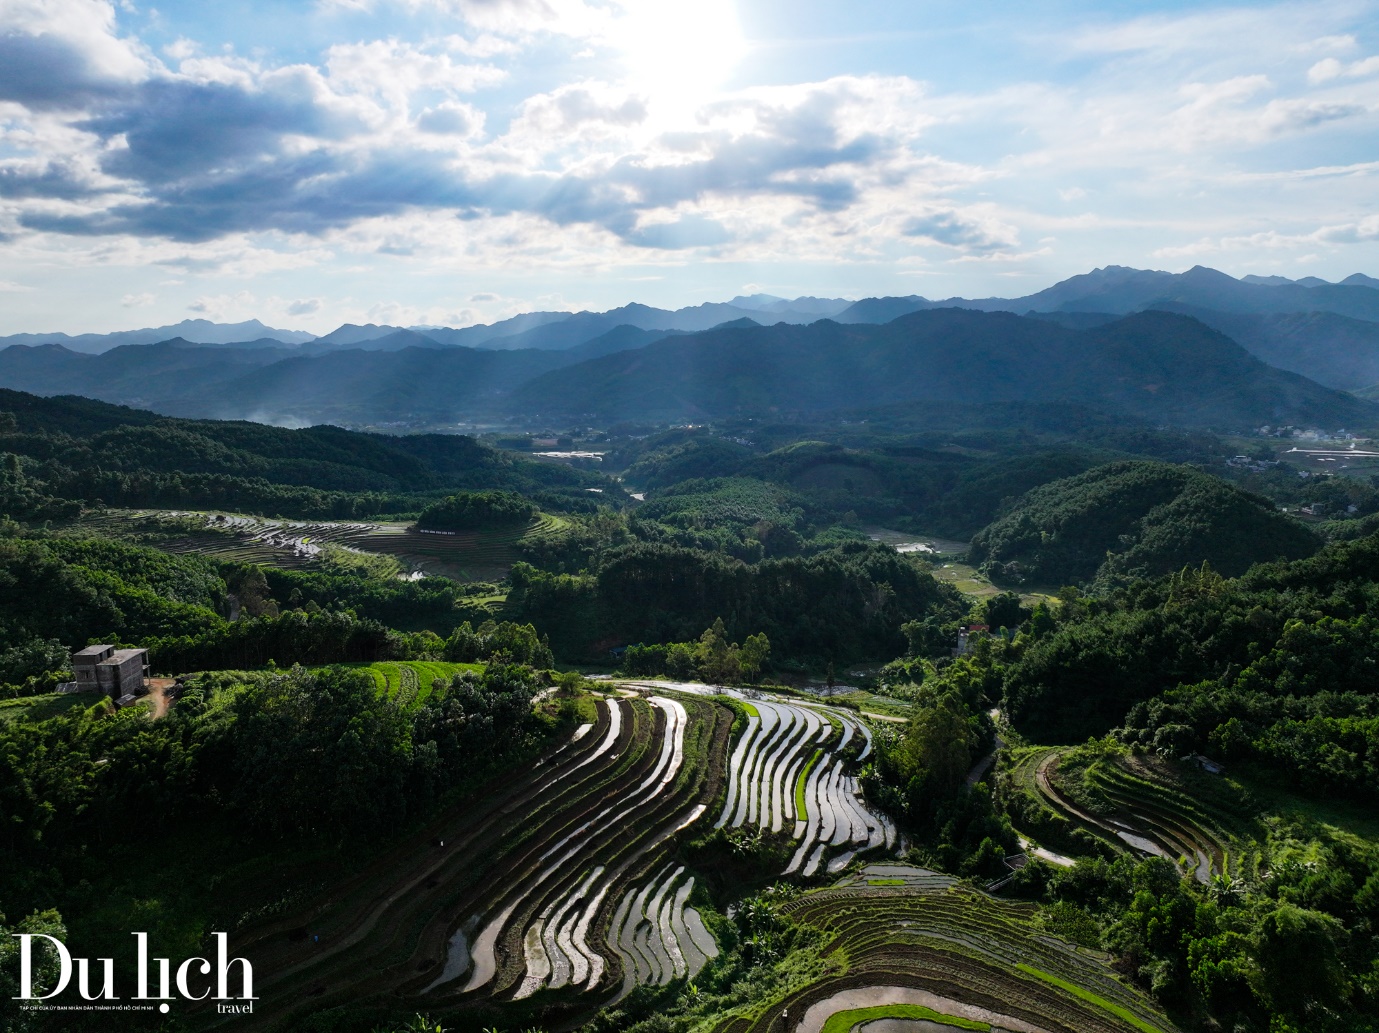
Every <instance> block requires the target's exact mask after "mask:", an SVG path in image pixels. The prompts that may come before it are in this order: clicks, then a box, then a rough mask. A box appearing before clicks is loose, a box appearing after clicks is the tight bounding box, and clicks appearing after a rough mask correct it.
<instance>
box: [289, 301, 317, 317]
mask: <svg viewBox="0 0 1379 1033" xmlns="http://www.w3.org/2000/svg"><path fill="white" fill-rule="evenodd" d="M320 311H321V299H320V298H298V299H297V300H296V301H293V302H289V303H288V305H287V308H286V312H287V314H288V315H289V316H310V315H313V314H315V313H317V312H320Z"/></svg>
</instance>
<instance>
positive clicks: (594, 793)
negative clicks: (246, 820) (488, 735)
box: [245, 695, 733, 1027]
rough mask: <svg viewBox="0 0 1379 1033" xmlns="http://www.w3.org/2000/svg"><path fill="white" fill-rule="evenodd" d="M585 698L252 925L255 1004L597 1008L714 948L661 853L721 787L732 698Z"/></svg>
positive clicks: (676, 974) (702, 959)
mask: <svg viewBox="0 0 1379 1033" xmlns="http://www.w3.org/2000/svg"><path fill="white" fill-rule="evenodd" d="M597 709H598V720H597V721H596V722H595V723H594V724H593V725H592V726H590V725H586V726H582V727H581V728H580V729H579V730H578V731H577V732H576V733H575V734H574V735H573V736H572V737H571V739H570V741H568V742H567V743H565V744H564V745H563V746H561V747H560V748H559V749H557V750H554V751H552V752H551V753H550V754H549V755H548V756H547V757H545V758H544V759H543V760H542V761H541V762H539V763H538V764H536V765H534V766H533V767H532V768H531V769H530V771H529V772H528V773H526V774H525V775H523V776H522V777H520V778H517V779H509V780H507V781H506V782H505V783H503V784H500V785H498V786H495V787H491V791H490V792H487V793H483V794H480V795H479V802H478V803H477V804H476V805H474V806H470V807H465V808H462V809H458V810H455V811H453V812H451V813H450V814H448V815H447V816H446V817H445V818H444V819H442V820H440V821H438V822H436V823H435V824H434V825H433V826H432V827H431V828H429V829H427V830H426V832H424V833H422V834H421V835H419V836H416V837H413V838H412V839H411V840H410V841H408V842H407V843H405V844H400V845H399V846H398V848H396V849H395V850H394V851H392V852H390V853H389V854H388V855H386V856H385V857H383V858H381V859H380V860H379V861H378V862H377V863H375V864H374V865H371V866H370V868H369V869H368V870H367V871H362V872H360V873H359V874H358V876H357V877H355V878H354V879H352V880H350V881H349V883H348V884H346V885H343V886H335V887H332V888H331V889H330V890H329V891H328V892H326V893H324V894H323V896H322V898H321V900H319V901H318V902H317V903H315V904H314V905H312V906H311V907H310V908H308V909H307V910H305V911H303V912H302V913H299V914H296V915H294V916H292V917H291V918H288V919H283V920H282V921H279V922H275V923H273V924H272V925H269V926H265V927H263V928H261V929H259V930H257V931H256V932H254V933H253V935H252V938H251V939H249V940H248V941H247V942H246V943H245V950H246V953H247V954H248V956H249V957H250V958H251V960H252V961H253V963H254V971H255V973H256V975H257V974H259V973H263V975H262V976H261V977H260V979H261V980H262V982H263V986H262V988H261V989H260V990H259V993H260V996H261V998H263V999H264V1001H265V1002H270V1001H271V1002H272V1007H268V1006H266V1005H265V1007H264V1008H263V1011H264V1012H265V1013H266V1014H271V1015H275V1016H282V1021H281V1024H282V1025H283V1026H286V1027H290V1026H291V1021H292V1013H293V1009H294V1008H296V1007H299V1006H300V1005H301V1004H302V1003H303V1002H307V1003H309V1005H310V1006H311V1007H312V1008H313V1009H315V1008H319V1007H321V1006H323V1005H328V1004H329V1003H331V1002H332V1001H346V1000H349V1001H356V1002H357V1001H360V1000H366V999H367V998H368V997H369V996H370V995H371V994H379V995H384V994H386V995H388V996H389V999H393V998H395V997H396V996H398V995H400V996H402V997H404V998H412V999H415V1000H416V1001H417V1004H418V1007H419V1008H421V1009H423V1010H441V1009H446V1010H449V1009H450V1008H458V1009H460V1010H461V1011H462V1010H464V1009H465V1008H466V1007H468V1006H471V1005H472V1004H473V1002H475V1001H479V1000H489V999H492V998H495V997H497V998H501V999H505V1000H518V1001H520V1000H525V999H526V998H528V997H532V996H534V995H537V994H538V993H541V994H556V995H559V996H560V997H562V998H563V997H568V996H569V995H581V997H582V995H584V994H589V995H590V996H589V998H588V1001H587V1004H585V1005H583V1007H590V1008H592V1007H593V1006H594V1005H596V1004H597V1003H599V1002H600V1000H602V999H606V998H607V997H609V996H612V995H615V994H617V993H620V992H621V991H622V990H623V989H624V988H630V987H631V986H633V985H635V984H636V983H637V982H660V983H665V982H670V981H672V980H674V979H680V978H688V977H689V976H690V975H691V974H692V973H693V972H698V971H699V970H700V969H702V968H703V966H704V964H706V963H707V962H708V960H709V959H710V958H712V957H713V956H714V955H716V954H717V952H718V948H717V945H716V944H715V943H714V941H713V938H712V936H710V935H709V934H708V930H707V928H706V927H705V925H704V922H703V919H702V917H701V916H700V915H699V914H698V912H697V910H696V909H695V907H694V906H693V903H692V894H693V893H694V881H693V876H692V874H691V873H688V872H686V871H684V870H683V869H681V868H680V867H679V866H677V865H669V864H668V860H669V857H670V853H671V850H672V848H673V846H674V843H675V841H676V839H677V837H679V836H680V835H681V834H682V833H683V832H684V831H685V830H686V829H688V828H689V826H691V825H692V824H693V823H694V822H695V821H697V820H698V819H700V818H702V817H703V815H704V814H705V813H706V811H707V808H708V806H709V805H710V803H712V801H713V800H714V799H715V798H716V797H717V796H718V794H719V793H720V792H721V791H722V779H723V772H724V768H725V764H724V758H725V757H726V755H727V751H728V745H729V733H730V731H731V727H732V720H733V715H732V713H731V712H730V711H729V710H728V709H727V708H726V707H723V706H721V705H718V704H715V703H713V702H711V701H710V700H707V699H696V698H693V697H681V698H671V697H669V696H667V695H653V696H651V697H650V698H640V697H638V698H631V699H628V698H616V697H613V698H608V699H604V700H602V701H600V702H599V703H598V704H597ZM318 936H319V938H320V939H319V941H317V939H316V937H318ZM624 939H626V942H627V943H630V945H631V947H630V949H629V948H628V947H626V946H624Z"/></svg>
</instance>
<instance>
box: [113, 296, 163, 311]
mask: <svg viewBox="0 0 1379 1033" xmlns="http://www.w3.org/2000/svg"><path fill="white" fill-rule="evenodd" d="M157 300H158V298H157V297H156V296H155V295H153V294H148V293H145V294H126V295H125V296H124V297H123V298H121V299H120V304H121V305H123V306H124V307H125V308H144V307H145V306H147V305H152V304H153V303H154V302H155V301H157Z"/></svg>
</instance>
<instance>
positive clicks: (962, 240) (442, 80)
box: [0, 0, 1379, 333]
mask: <svg viewBox="0 0 1379 1033" xmlns="http://www.w3.org/2000/svg"><path fill="white" fill-rule="evenodd" d="M1198 264H1200V265H1207V266H1211V267H1213V268H1217V269H1221V270H1223V271H1225V272H1228V273H1231V274H1232V275H1237V276H1239V275H1244V274H1246V273H1257V274H1278V275H1283V276H1288V277H1293V278H1296V277H1300V276H1320V277H1323V278H1325V279H1328V280H1337V279H1340V278H1342V277H1344V276H1347V275H1349V274H1350V273H1353V272H1365V273H1369V274H1372V275H1379V0H1376V2H1358V0H1345V2H1332V0H1308V2H1305V3H1276V4H1234V5H1219V6H1218V5H1211V4H1204V3H1200V2H1198V3H1185V2H1184V3H1173V2H1161V3H1150V2H1134V0H1099V2H1095V3H1094V2H1090V0H1089V2H1078V0H1062V2H1057V0H1048V2H1045V0H1024V2H1021V3H1005V2H986V3H979V4H974V3H957V2H951V0H942V2H936V0H896V2H884V0H860V2H853V3H846V4H844V3H838V2H837V0H688V2H684V0H216V2H215V3H207V2H205V0H164V2H161V3H158V4H156V5H155V4H149V3H145V2H144V0H117V2H109V0H0V333H17V332H53V331H65V332H68V333H79V332H99V331H109V330H117V329H130V328H134V327H141V326H156V325H163V324H167V323H173V322H177V321H179V320H181V319H186V318H207V319H215V320H219V321H238V320H242V319H248V318H259V319H261V320H263V321H264V322H265V323H268V324H270V325H273V326H278V327H285V328H291V329H305V330H311V331H313V332H317V333H323V332H326V331H328V330H330V329H332V328H333V327H335V326H338V325H339V324H341V323H344V322H356V323H362V322H375V323H392V324H400V325H417V324H420V325H432V324H436V325H448V326H463V325H468V324H472V323H475V322H491V321H493V320H495V319H500V318H504V317H506V316H509V315H512V314H514V313H517V312H521V311H531V310H541V309H544V310H565V309H575V310H578V309H592V310H603V309H607V308H611V307H614V306H617V305H621V304H624V303H626V302H629V301H639V302H643V303H646V304H652V305H658V306H662V307H670V308H676V307H680V306H683V305H694V304H699V303H701V302H704V301H722V300H727V299H729V298H731V297H733V296H734V295H738V294H750V293H756V292H765V293H770V294H775V295H779V296H783V297H795V296H798V295H817V296H824V297H849V298H860V297H868V296H876V295H887V294H922V295H924V296H926V297H930V298H944V297H951V296H956V295H961V296H966V297H985V296H996V295H999V296H1018V295H1023V294H1028V293H1032V292H1033V291H1035V290H1038V289H1041V288H1043V287H1045V286H1048V285H1049V284H1051V283H1053V282H1055V281H1057V280H1059V279H1062V278H1064V277H1067V276H1069V275H1073V274H1075V273H1079V272H1085V271H1088V270H1090V269H1092V268H1095V267H1099V266H1105V265H1129V266H1135V267H1137V268H1155V269H1167V270H1172V271H1181V270H1184V269H1187V268H1190V267H1191V266H1193V265H1198Z"/></svg>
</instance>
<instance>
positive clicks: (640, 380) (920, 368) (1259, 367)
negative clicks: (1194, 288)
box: [509, 309, 1379, 428]
mask: <svg viewBox="0 0 1379 1033" xmlns="http://www.w3.org/2000/svg"><path fill="white" fill-rule="evenodd" d="M925 400H933V401H943V402H948V403H988V402H1076V403H1079V404H1084V405H1089V406H1092V407H1094V408H1099V409H1102V410H1104V411H1108V412H1114V413H1117V414H1120V415H1125V416H1133V417H1136V418H1140V419H1148V420H1153V421H1156V422H1163V423H1172V424H1177V425H1183V426H1211V427H1218V428H1243V427H1255V426H1259V425H1261V424H1264V423H1272V424H1279V423H1305V424H1311V425H1320V426H1330V427H1341V426H1349V425H1359V426H1365V425H1372V424H1376V423H1379V407H1375V406H1374V405H1373V404H1371V403H1368V402H1363V401H1360V400H1359V399H1356V398H1354V397H1353V396H1350V395H1347V394H1344V393H1342V392H1339V391H1334V390H1330V389H1327V388H1323V387H1321V386H1320V385H1318V384H1315V383H1313V382H1312V381H1310V380H1307V379H1305V378H1304V377H1301V376H1298V375H1297V374H1293V373H1285V372H1283V371H1281V370H1277V369H1274V368H1273V367H1271V366H1267V365H1265V364H1264V363H1263V362H1261V361H1259V360H1258V359H1256V358H1254V357H1252V356H1251V355H1250V354H1249V353H1248V352H1246V351H1245V350H1244V349H1243V348H1241V347H1240V346H1239V345H1238V344H1236V343H1235V342H1234V341H1232V340H1230V339H1229V338H1227V337H1226V336H1224V335H1223V334H1221V333H1219V332H1217V331H1215V330H1212V329H1210V328H1209V327H1207V326H1205V325H1204V324H1202V323H1200V322H1198V321H1197V320H1195V319H1191V318H1189V317H1186V316H1181V315H1175V314H1170V313H1163V312H1144V313H1137V314H1135V315H1131V316H1127V317H1125V318H1123V319H1120V320H1116V321H1114V322H1112V323H1108V324H1106V325H1104V326H1098V327H1094V328H1091V329H1087V330H1072V329H1067V328H1065V327H1062V326H1058V325H1056V324H1053V323H1050V322H1048V321H1047V320H1038V319H1028V318H1024V317H1021V316H1016V315H1012V314H1009V313H1001V312H994V313H984V312H973V311H967V310H962V309H935V310H930V311H924V312H915V313H912V314H910V315H907V316H902V317H901V318H899V319H896V320H894V321H892V322H890V323H888V324H885V325H884V326H873V325H864V324H852V325H846V326H845V325H841V324H838V323H834V322H831V321H820V322H818V323H815V324H813V325H811V326H808V327H796V326H773V327H757V328H750V327H744V328H724V329H719V330H714V331H709V332H706V333H702V334H695V335H692V336H689V337H682V338H676V339H672V340H665V341H660V342H657V343H655V344H651V345H649V346H647V347H645V348H642V349H639V350H637V351H635V352H628V353H619V354H615V355H608V356H604V357H602V358H597V359H593V360H591V361H588V362H584V363H580V364H579V365H576V366H572V367H569V368H567V369H564V370H561V371H559V372H558V373H553V374H547V375H544V376H541V377H537V378H536V379H535V380H533V381H531V382H530V383H528V384H526V385H524V386H523V387H521V388H519V389H518V390H517V391H515V392H514V394H513V396H512V398H511V399H510V402H509V405H510V407H512V408H516V409H522V408H529V409H536V410H538V411H550V410H551V409H554V408H557V407H558V408H559V409H561V410H563V411H569V412H572V413H577V412H591V413H599V414H602V415H607V416H621V417H634V416H636V417H648V416H663V417H677V416H678V417H683V416H722V415H727V414H735V413H751V412H763V413H764V412H770V411H793V412H820V411H828V410H838V409H845V408H860V407H863V406H873V405H877V406H879V405H889V404H894V403H900V402H912V401H925Z"/></svg>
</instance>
